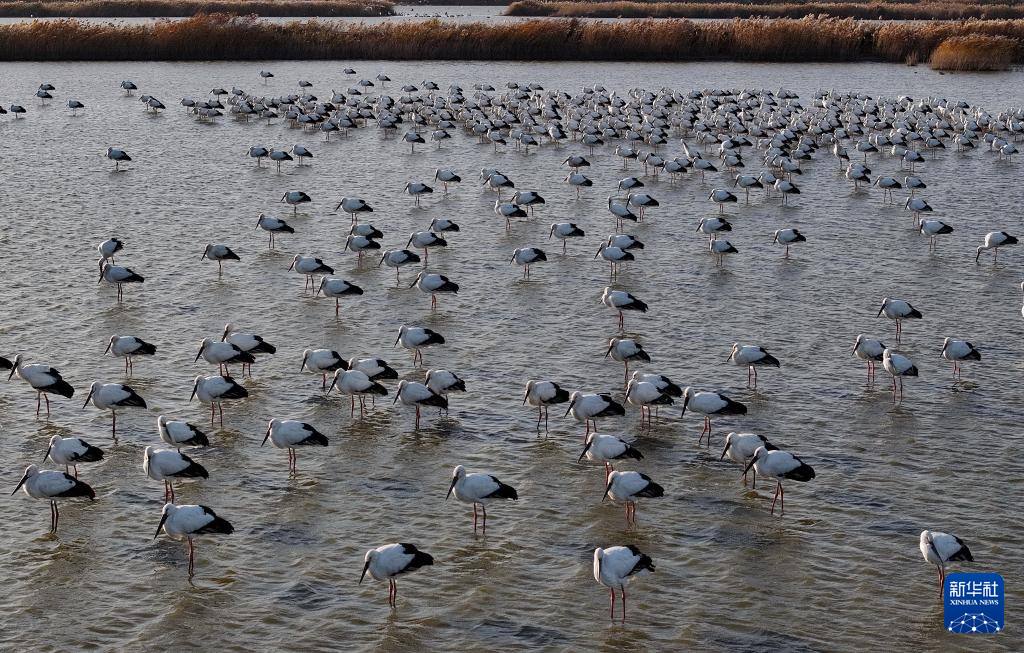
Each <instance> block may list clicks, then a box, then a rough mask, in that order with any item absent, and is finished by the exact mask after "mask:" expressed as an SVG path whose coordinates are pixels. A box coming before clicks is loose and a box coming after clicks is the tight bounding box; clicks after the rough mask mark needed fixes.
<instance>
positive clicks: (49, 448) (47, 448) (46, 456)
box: [15, 444, 53, 492]
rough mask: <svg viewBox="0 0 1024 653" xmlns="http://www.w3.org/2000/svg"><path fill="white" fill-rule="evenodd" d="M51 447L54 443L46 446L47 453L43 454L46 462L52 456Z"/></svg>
mask: <svg viewBox="0 0 1024 653" xmlns="http://www.w3.org/2000/svg"><path fill="white" fill-rule="evenodd" d="M51 449H53V445H52V444H51V445H50V446H48V447H46V453H44V454H43V462H44V463H45V462H46V459H47V458H48V457H49V456H50V450H51ZM15 492H17V490H15Z"/></svg>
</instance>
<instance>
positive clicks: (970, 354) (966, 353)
mask: <svg viewBox="0 0 1024 653" xmlns="http://www.w3.org/2000/svg"><path fill="white" fill-rule="evenodd" d="M942 357H943V358H945V359H946V360H948V361H950V362H951V363H953V375H954V376H956V377H957V378H960V361H965V360H973V361H980V360H981V352H979V351H978V350H977V349H975V348H974V345H972V344H971V343H970V342H968V341H966V340H957V339H956V338H943V340H942Z"/></svg>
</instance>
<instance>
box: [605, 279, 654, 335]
mask: <svg viewBox="0 0 1024 653" xmlns="http://www.w3.org/2000/svg"><path fill="white" fill-rule="evenodd" d="M601 303H602V304H604V305H605V306H607V307H608V308H611V309H613V310H615V311H616V312H618V314H619V330H624V329H625V328H626V318H625V316H624V315H623V311H639V312H641V313H646V312H647V304H645V303H644V302H642V301H640V300H639V299H637V298H636V297H634V296H633V295H631V294H630V293H628V292H626V291H625V290H615V289H613V288H612V287H611V286H606V287H605V289H604V292H603V293H602V294H601Z"/></svg>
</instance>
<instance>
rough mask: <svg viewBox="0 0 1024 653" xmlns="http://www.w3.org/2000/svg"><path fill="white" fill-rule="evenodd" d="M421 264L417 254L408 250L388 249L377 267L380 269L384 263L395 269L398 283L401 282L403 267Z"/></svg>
mask: <svg viewBox="0 0 1024 653" xmlns="http://www.w3.org/2000/svg"><path fill="white" fill-rule="evenodd" d="M419 262H420V255H419V254H417V253H416V252H412V251H409V250H407V249H388V250H384V253H383V254H382V255H381V257H380V261H379V262H378V263H377V267H380V266H381V263H383V264H385V265H387V266H388V267H389V268H395V281H396V282H398V281H401V274H402V270H401V268H402V267H403V266H405V265H412V264H413V263H419Z"/></svg>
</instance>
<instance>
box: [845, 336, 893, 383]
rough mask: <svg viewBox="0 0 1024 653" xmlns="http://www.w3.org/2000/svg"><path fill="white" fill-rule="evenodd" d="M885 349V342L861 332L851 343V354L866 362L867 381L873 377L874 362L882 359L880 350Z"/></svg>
mask: <svg viewBox="0 0 1024 653" xmlns="http://www.w3.org/2000/svg"><path fill="white" fill-rule="evenodd" d="M883 351H885V343H883V342H882V341H881V340H877V339H875V338H869V337H867V336H865V335H864V334H863V333H862V334H860V335H858V336H857V340H856V342H854V343H853V355H854V356H856V357H857V358H859V359H861V360H862V361H866V362H867V364H868V383H871V381H873V380H874V378H875V363H880V362H881V361H882V352H883Z"/></svg>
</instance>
